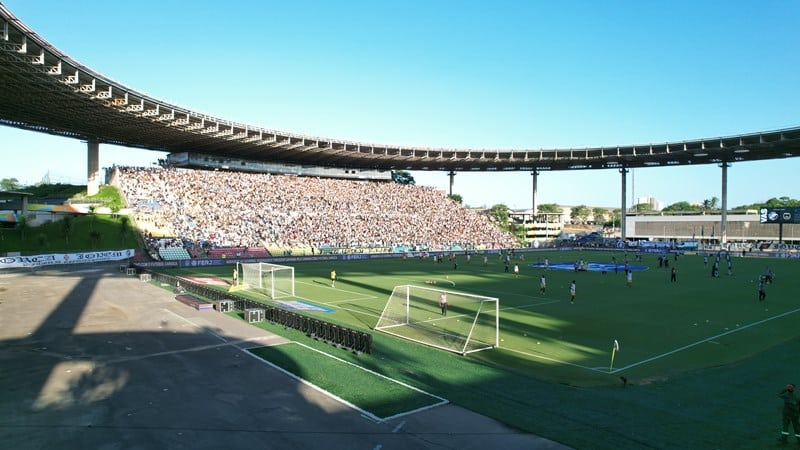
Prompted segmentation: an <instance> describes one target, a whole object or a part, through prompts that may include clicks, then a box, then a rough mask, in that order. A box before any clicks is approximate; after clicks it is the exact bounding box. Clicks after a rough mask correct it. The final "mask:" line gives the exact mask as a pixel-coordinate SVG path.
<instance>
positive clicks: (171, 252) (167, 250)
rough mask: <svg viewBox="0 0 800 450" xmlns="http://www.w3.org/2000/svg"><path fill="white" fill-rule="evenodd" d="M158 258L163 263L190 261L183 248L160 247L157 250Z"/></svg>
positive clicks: (187, 253)
mask: <svg viewBox="0 0 800 450" xmlns="http://www.w3.org/2000/svg"><path fill="white" fill-rule="evenodd" d="M158 256H159V257H161V259H162V260H164V261H179V260H182V259H191V256H189V252H187V251H186V249H185V248H183V247H160V248H159V249H158Z"/></svg>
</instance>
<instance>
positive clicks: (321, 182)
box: [119, 167, 514, 250]
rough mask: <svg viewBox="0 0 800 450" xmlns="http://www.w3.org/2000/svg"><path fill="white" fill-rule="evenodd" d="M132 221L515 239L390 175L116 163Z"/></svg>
mask: <svg viewBox="0 0 800 450" xmlns="http://www.w3.org/2000/svg"><path fill="white" fill-rule="evenodd" d="M119 185H120V188H121V189H122V191H123V193H124V195H125V197H126V198H127V200H128V203H129V204H130V206H131V207H133V208H134V211H135V212H134V214H135V217H136V219H137V220H140V219H144V220H146V221H150V222H153V223H157V224H159V225H161V226H162V227H164V228H165V229H168V230H171V232H172V233H173V234H174V236H175V237H176V238H178V239H181V240H183V241H188V242H194V243H198V244H200V245H203V246H211V247H214V246H219V247H264V246H266V245H279V246H311V247H317V248H318V247H320V246H323V245H324V246H330V247H339V248H354V247H371V246H380V247H397V246H407V247H424V248H428V249H432V250H436V249H449V248H452V247H454V246H463V247H474V246H485V247H487V248H507V247H512V246H513V245H514V240H513V238H512V237H511V236H510V235H509V234H507V233H505V232H503V231H501V230H500V229H499V228H498V227H497V226H495V225H494V224H493V223H492V222H491V221H490V220H489V218H488V216H486V215H484V214H481V213H479V212H477V211H474V210H471V209H467V208H464V207H462V206H461V205H460V204H458V203H456V202H454V201H452V200H450V199H448V198H447V196H446V195H445V194H444V193H443V192H442V191H440V190H436V189H434V188H430V187H421V186H414V185H403V184H397V183H392V182H376V181H360V180H342V179H331V178H316V177H297V176H289V175H270V174H254V173H243V172H226V171H205V170H193V169H175V168H160V167H159V168H146V169H144V168H121V169H120V177H119Z"/></svg>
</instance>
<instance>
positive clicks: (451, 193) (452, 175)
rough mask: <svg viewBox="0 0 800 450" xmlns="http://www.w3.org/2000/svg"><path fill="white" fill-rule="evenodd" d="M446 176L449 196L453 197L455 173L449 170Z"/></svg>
mask: <svg viewBox="0 0 800 450" xmlns="http://www.w3.org/2000/svg"><path fill="white" fill-rule="evenodd" d="M447 175H448V176H449V177H450V196H451V197H452V196H453V179H454V178H455V176H456V173H455V172H454V171H452V170H451V171H450V172H449V173H448V174H447Z"/></svg>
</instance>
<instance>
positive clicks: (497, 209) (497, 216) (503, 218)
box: [489, 203, 508, 229]
mask: <svg viewBox="0 0 800 450" xmlns="http://www.w3.org/2000/svg"><path fill="white" fill-rule="evenodd" d="M489 217H491V218H492V219H494V221H495V222H497V223H498V224H500V226H501V227H503V228H506V229H507V228H508V206H506V205H504V204H502V203H500V204H497V205H494V206H492V207H491V208H489Z"/></svg>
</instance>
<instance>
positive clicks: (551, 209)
mask: <svg viewBox="0 0 800 450" xmlns="http://www.w3.org/2000/svg"><path fill="white" fill-rule="evenodd" d="M536 210H537V212H540V213H553V214H558V213H562V212H564V209H563V208H561V207H560V206H558V205H556V204H555V203H542V204H541V205H539V206H538V207H537V208H536Z"/></svg>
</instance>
